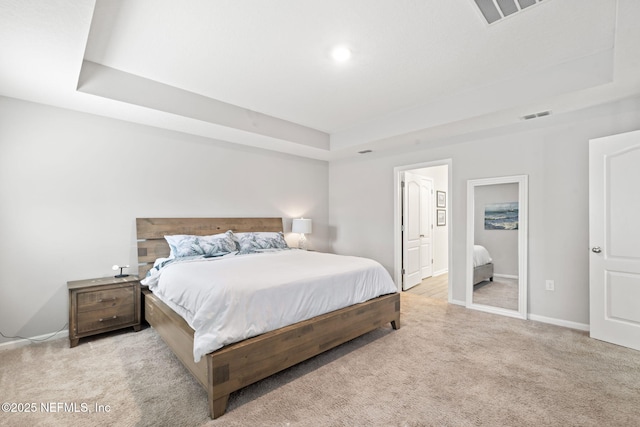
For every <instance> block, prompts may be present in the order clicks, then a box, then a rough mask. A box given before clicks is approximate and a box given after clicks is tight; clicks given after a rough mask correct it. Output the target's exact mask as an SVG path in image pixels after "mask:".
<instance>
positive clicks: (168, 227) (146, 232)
mask: <svg viewBox="0 0 640 427" xmlns="http://www.w3.org/2000/svg"><path fill="white" fill-rule="evenodd" d="M227 230H232V231H235V232H237V233H242V232H247V231H283V226H282V218H136V238H137V240H138V276H140V278H143V277H144V276H145V275H146V274H147V272H148V271H149V270H150V269H151V268H152V267H153V262H154V261H155V260H156V259H157V258H166V257H167V256H169V245H168V244H167V241H166V240H165V239H164V236H169V235H173V234H190V235H194V236H209V235H212V234H218V233H224V232H225V231H227Z"/></svg>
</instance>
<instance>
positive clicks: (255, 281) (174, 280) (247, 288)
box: [142, 249, 397, 362]
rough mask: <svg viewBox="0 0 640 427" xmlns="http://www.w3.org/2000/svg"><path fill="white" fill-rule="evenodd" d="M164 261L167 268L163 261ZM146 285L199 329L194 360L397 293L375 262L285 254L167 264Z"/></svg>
mask: <svg viewBox="0 0 640 427" xmlns="http://www.w3.org/2000/svg"><path fill="white" fill-rule="evenodd" d="M159 261H160V260H159ZM162 261H163V262H162V264H164V266H163V267H161V268H159V269H158V270H157V271H155V272H154V273H153V275H152V276H150V277H147V278H145V279H144V280H143V281H142V283H143V284H145V285H148V286H149V289H150V290H151V291H152V292H153V293H154V294H155V295H156V296H157V297H158V298H159V299H161V300H162V301H163V302H164V303H165V304H167V305H168V306H169V307H171V308H172V309H173V310H174V311H175V312H176V313H178V314H179V315H180V316H182V317H183V318H184V319H185V321H186V322H187V323H188V324H189V326H191V328H193V330H194V331H195V333H194V348H193V357H194V360H195V361H196V362H198V361H199V360H200V358H201V357H202V356H204V355H205V354H207V353H210V352H212V351H215V350H217V349H219V348H222V347H223V346H225V345H227V344H231V343H234V342H238V341H241V340H243V339H247V338H251V337H253V336H257V335H260V334H262V333H265V332H269V331H272V330H275V329H279V328H282V327H284V326H288V325H291V324H294V323H297V322H300V321H303V320H307V319H310V318H312V317H315V316H319V315H321V314H325V313H329V312H331V311H334V310H338V309H341V308H344V307H347V306H350V305H353V304H358V303H361V302H365V301H368V300H370V299H372V298H375V297H378V296H381V295H386V294H389V293H394V292H396V291H397V288H396V286H395V284H394V283H393V280H392V279H391V276H390V275H389V273H388V272H387V270H386V269H384V267H382V265H380V264H379V263H378V262H376V261H373V260H371V259H368V258H361V257H353V256H342V255H334V254H327V253H320V252H309V251H302V250H295V249H291V250H281V251H273V252H269V251H267V252H262V253H253V254H246V255H238V254H233V253H232V254H229V255H225V256H223V257H218V258H203V257H196V258H184V259H175V260H169V262H164V261H165V260H162Z"/></svg>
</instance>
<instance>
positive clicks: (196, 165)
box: [0, 97, 328, 342]
mask: <svg viewBox="0 0 640 427" xmlns="http://www.w3.org/2000/svg"><path fill="white" fill-rule="evenodd" d="M327 177H328V165H327V163H326V162H322V161H316V160H308V159H304V158H300V157H295V156H289V155H284V154H278V153H274V152H270V151H264V150H259V149H253V148H249V147H243V146H239V145H233V144H228V143H224V142H219V141H213V140H209V139H206V138H200V137H195V136H190V135H184V134H180V133H177V132H171V131H165V130H160V129H156V128H152V127H147V126H141V125H136V124H131V123H127V122H123V121H118V120H113V119H106V118H102V117H97V116H92V115H88V114H82V113H77V112H72V111H68V110H63V109H59V108H54V107H48V106H43V105H39V104H33V103H28V102H24V101H18V100H14V99H10V98H3V97H0V237H1V239H2V242H1V244H0V271H1V272H2V279H1V283H0V331H2V333H4V334H5V335H11V336H15V335H20V336H25V337H34V336H39V335H43V334H48V333H50V332H55V331H57V330H58V329H60V328H62V327H63V326H64V325H65V323H67V321H68V308H67V304H68V297H67V289H66V282H67V281H69V280H79V279H86V278H93V277H103V276H110V275H112V274H113V271H112V270H111V266H112V265H113V264H130V265H132V266H135V265H136V249H135V247H136V246H135V245H136V243H135V218H136V217H154V216H155V217H161V216H168V217H232V216H239V217H247V216H276V217H284V218H285V219H287V225H286V227H288V230H287V229H286V228H285V231H290V227H291V225H290V220H289V219H290V218H293V217H297V216H301V215H304V216H305V217H309V218H312V219H313V234H311V235H309V236H308V237H309V240H310V245H311V246H312V247H314V248H316V249H320V250H322V249H326V248H327V247H328V244H327V238H328V226H327V221H328V207H327V205H328V183H327ZM287 237H288V240H289V241H290V242H291V243H293V244H295V242H296V241H297V240H296V239H297V235H291V236H287ZM132 270H133V271H132V272H135V268H133V269H132ZM3 341H6V340H5V339H2V340H0V342H3Z"/></svg>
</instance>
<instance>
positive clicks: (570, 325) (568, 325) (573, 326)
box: [529, 314, 590, 332]
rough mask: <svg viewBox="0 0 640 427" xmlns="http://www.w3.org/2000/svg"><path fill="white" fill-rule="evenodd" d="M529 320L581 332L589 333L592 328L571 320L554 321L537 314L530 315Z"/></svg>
mask: <svg viewBox="0 0 640 427" xmlns="http://www.w3.org/2000/svg"><path fill="white" fill-rule="evenodd" d="M529 320H534V321H536V322H542V323H549V324H551V325H557V326H564V327H565V328H569V329H577V330H579V331H586V332H589V330H590V327H589V325H587V324H585V323H578V322H571V321H569V320H562V319H554V318H553V317H545V316H538V315H537V314H529Z"/></svg>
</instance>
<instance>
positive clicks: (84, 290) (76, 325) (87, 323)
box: [67, 276, 141, 347]
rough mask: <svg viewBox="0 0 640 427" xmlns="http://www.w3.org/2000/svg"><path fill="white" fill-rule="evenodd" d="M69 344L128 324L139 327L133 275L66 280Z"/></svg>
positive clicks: (137, 292)
mask: <svg viewBox="0 0 640 427" xmlns="http://www.w3.org/2000/svg"><path fill="white" fill-rule="evenodd" d="M67 287H68V289H69V344H70V346H71V347H75V346H76V345H78V341H79V340H80V338H83V337H87V336H90V335H95V334H99V333H102V332H108V331H113V330H116V329H122V328H126V327H129V326H132V327H133V329H134V330H136V331H139V330H140V312H141V308H140V282H139V280H138V277H137V276H126V277H105V278H101V279H90V280H77V281H73V282H68V283H67Z"/></svg>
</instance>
